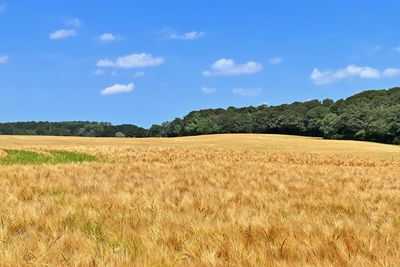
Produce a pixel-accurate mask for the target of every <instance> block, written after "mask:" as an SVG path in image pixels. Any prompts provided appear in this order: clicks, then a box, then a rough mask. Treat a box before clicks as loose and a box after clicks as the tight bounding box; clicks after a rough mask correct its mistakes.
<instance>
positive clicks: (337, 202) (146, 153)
mask: <svg viewBox="0 0 400 267" xmlns="http://www.w3.org/2000/svg"><path fill="white" fill-rule="evenodd" d="M9 149H13V150H27V151H43V153H48V152H47V151H52V150H64V151H71V152H79V153H86V154H89V155H93V156H96V157H97V158H98V160H97V161H94V162H84V163H68V164H36V165H31V164H24V165H19V164H9V165H4V166H2V165H0V187H1V189H2V190H1V193H0V265H1V266H399V265H400V147H399V146H390V145H383V144H375V143H367V142H354V141H330V140H321V139H317V138H306V137H291V136H284V135H252V134H247V135H241V134H237V135H215V136H199V137H184V138H171V139H163V138H160V139H151V138H148V139H124V138H121V139H119V138H77V137H29V136H27V137H22V136H1V137H0V158H1V157H5V156H6V155H7V152H6V151H7V150H9Z"/></svg>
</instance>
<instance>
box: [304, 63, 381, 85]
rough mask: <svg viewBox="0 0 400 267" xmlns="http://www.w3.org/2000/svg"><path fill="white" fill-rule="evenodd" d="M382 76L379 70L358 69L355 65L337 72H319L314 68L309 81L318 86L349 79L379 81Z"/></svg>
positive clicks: (369, 68)
mask: <svg viewBox="0 0 400 267" xmlns="http://www.w3.org/2000/svg"><path fill="white" fill-rule="evenodd" d="M381 76H382V74H381V72H380V71H379V70H377V69H374V68H371V67H359V66H356V65H349V66H347V67H346V68H344V69H340V70H337V71H332V70H326V71H321V70H319V69H318V68H315V69H314V70H313V71H312V73H311V76H310V79H311V80H312V81H313V82H314V83H315V84H318V85H321V84H328V83H333V82H337V81H340V80H346V79H351V78H356V77H359V78H364V79H379V78H381Z"/></svg>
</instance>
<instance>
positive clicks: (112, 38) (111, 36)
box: [99, 33, 118, 42]
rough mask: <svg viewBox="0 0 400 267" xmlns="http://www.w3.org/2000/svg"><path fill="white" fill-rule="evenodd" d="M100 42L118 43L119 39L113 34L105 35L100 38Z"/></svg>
mask: <svg viewBox="0 0 400 267" xmlns="http://www.w3.org/2000/svg"><path fill="white" fill-rule="evenodd" d="M99 40H100V41H102V42H113V41H117V40H118V38H117V36H115V35H114V34H112V33H103V34H102V35H100V36H99Z"/></svg>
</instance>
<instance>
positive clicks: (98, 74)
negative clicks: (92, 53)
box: [93, 69, 106, 76]
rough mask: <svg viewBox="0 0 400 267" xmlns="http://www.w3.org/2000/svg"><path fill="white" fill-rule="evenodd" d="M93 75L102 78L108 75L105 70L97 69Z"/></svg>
mask: <svg viewBox="0 0 400 267" xmlns="http://www.w3.org/2000/svg"><path fill="white" fill-rule="evenodd" d="M93 74H94V75H96V76H101V75H104V74H106V71H105V70H102V69H97V70H95V71H94V72H93Z"/></svg>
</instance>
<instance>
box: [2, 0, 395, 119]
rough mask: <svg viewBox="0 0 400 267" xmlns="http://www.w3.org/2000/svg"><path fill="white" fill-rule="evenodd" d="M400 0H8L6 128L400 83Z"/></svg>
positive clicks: (168, 113) (174, 113) (157, 115)
mask: <svg viewBox="0 0 400 267" xmlns="http://www.w3.org/2000/svg"><path fill="white" fill-rule="evenodd" d="M399 10H400V2H399V1H385V0H383V1H372V0H363V1H361V0H354V1H348V0H335V1H321V0H318V1H317V0H307V1H293V0H291V1H289V0H279V1H278V0H276V1H266V0H258V1H257V0H255V1H215V0H213V1H211V0H202V1H195V0H193V1H182V0H170V1H161V0H159V1H154V0H153V1H151V0H150V1H149V0H146V1H128V0H114V1H105V0H96V1H95V0H87V1H82V0H79V1H78V0H68V1H67V0H57V1H54V0H39V1H23V0H0V121H3V122H5V121H31V120H35V121H43V120H49V121H65V120H90V121H109V122H112V123H116V124H119V123H133V124H137V125H139V126H144V127H148V126H150V125H151V124H152V123H161V122H163V121H167V120H172V119H174V118H175V117H181V116H183V115H185V114H186V113H188V112H189V111H191V110H197V109H204V108H215V107H228V106H238V107H240V106H248V105H254V106H258V105H261V104H268V105H276V104H281V103H290V102H293V101H304V100H310V99H324V98H332V99H339V98H344V97H347V96H350V95H352V94H354V93H357V92H360V91H363V90H366V89H382V88H390V87H395V86H397V85H399V83H400V31H399V29H400V25H399V24H400V20H399V19H398V13H399Z"/></svg>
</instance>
